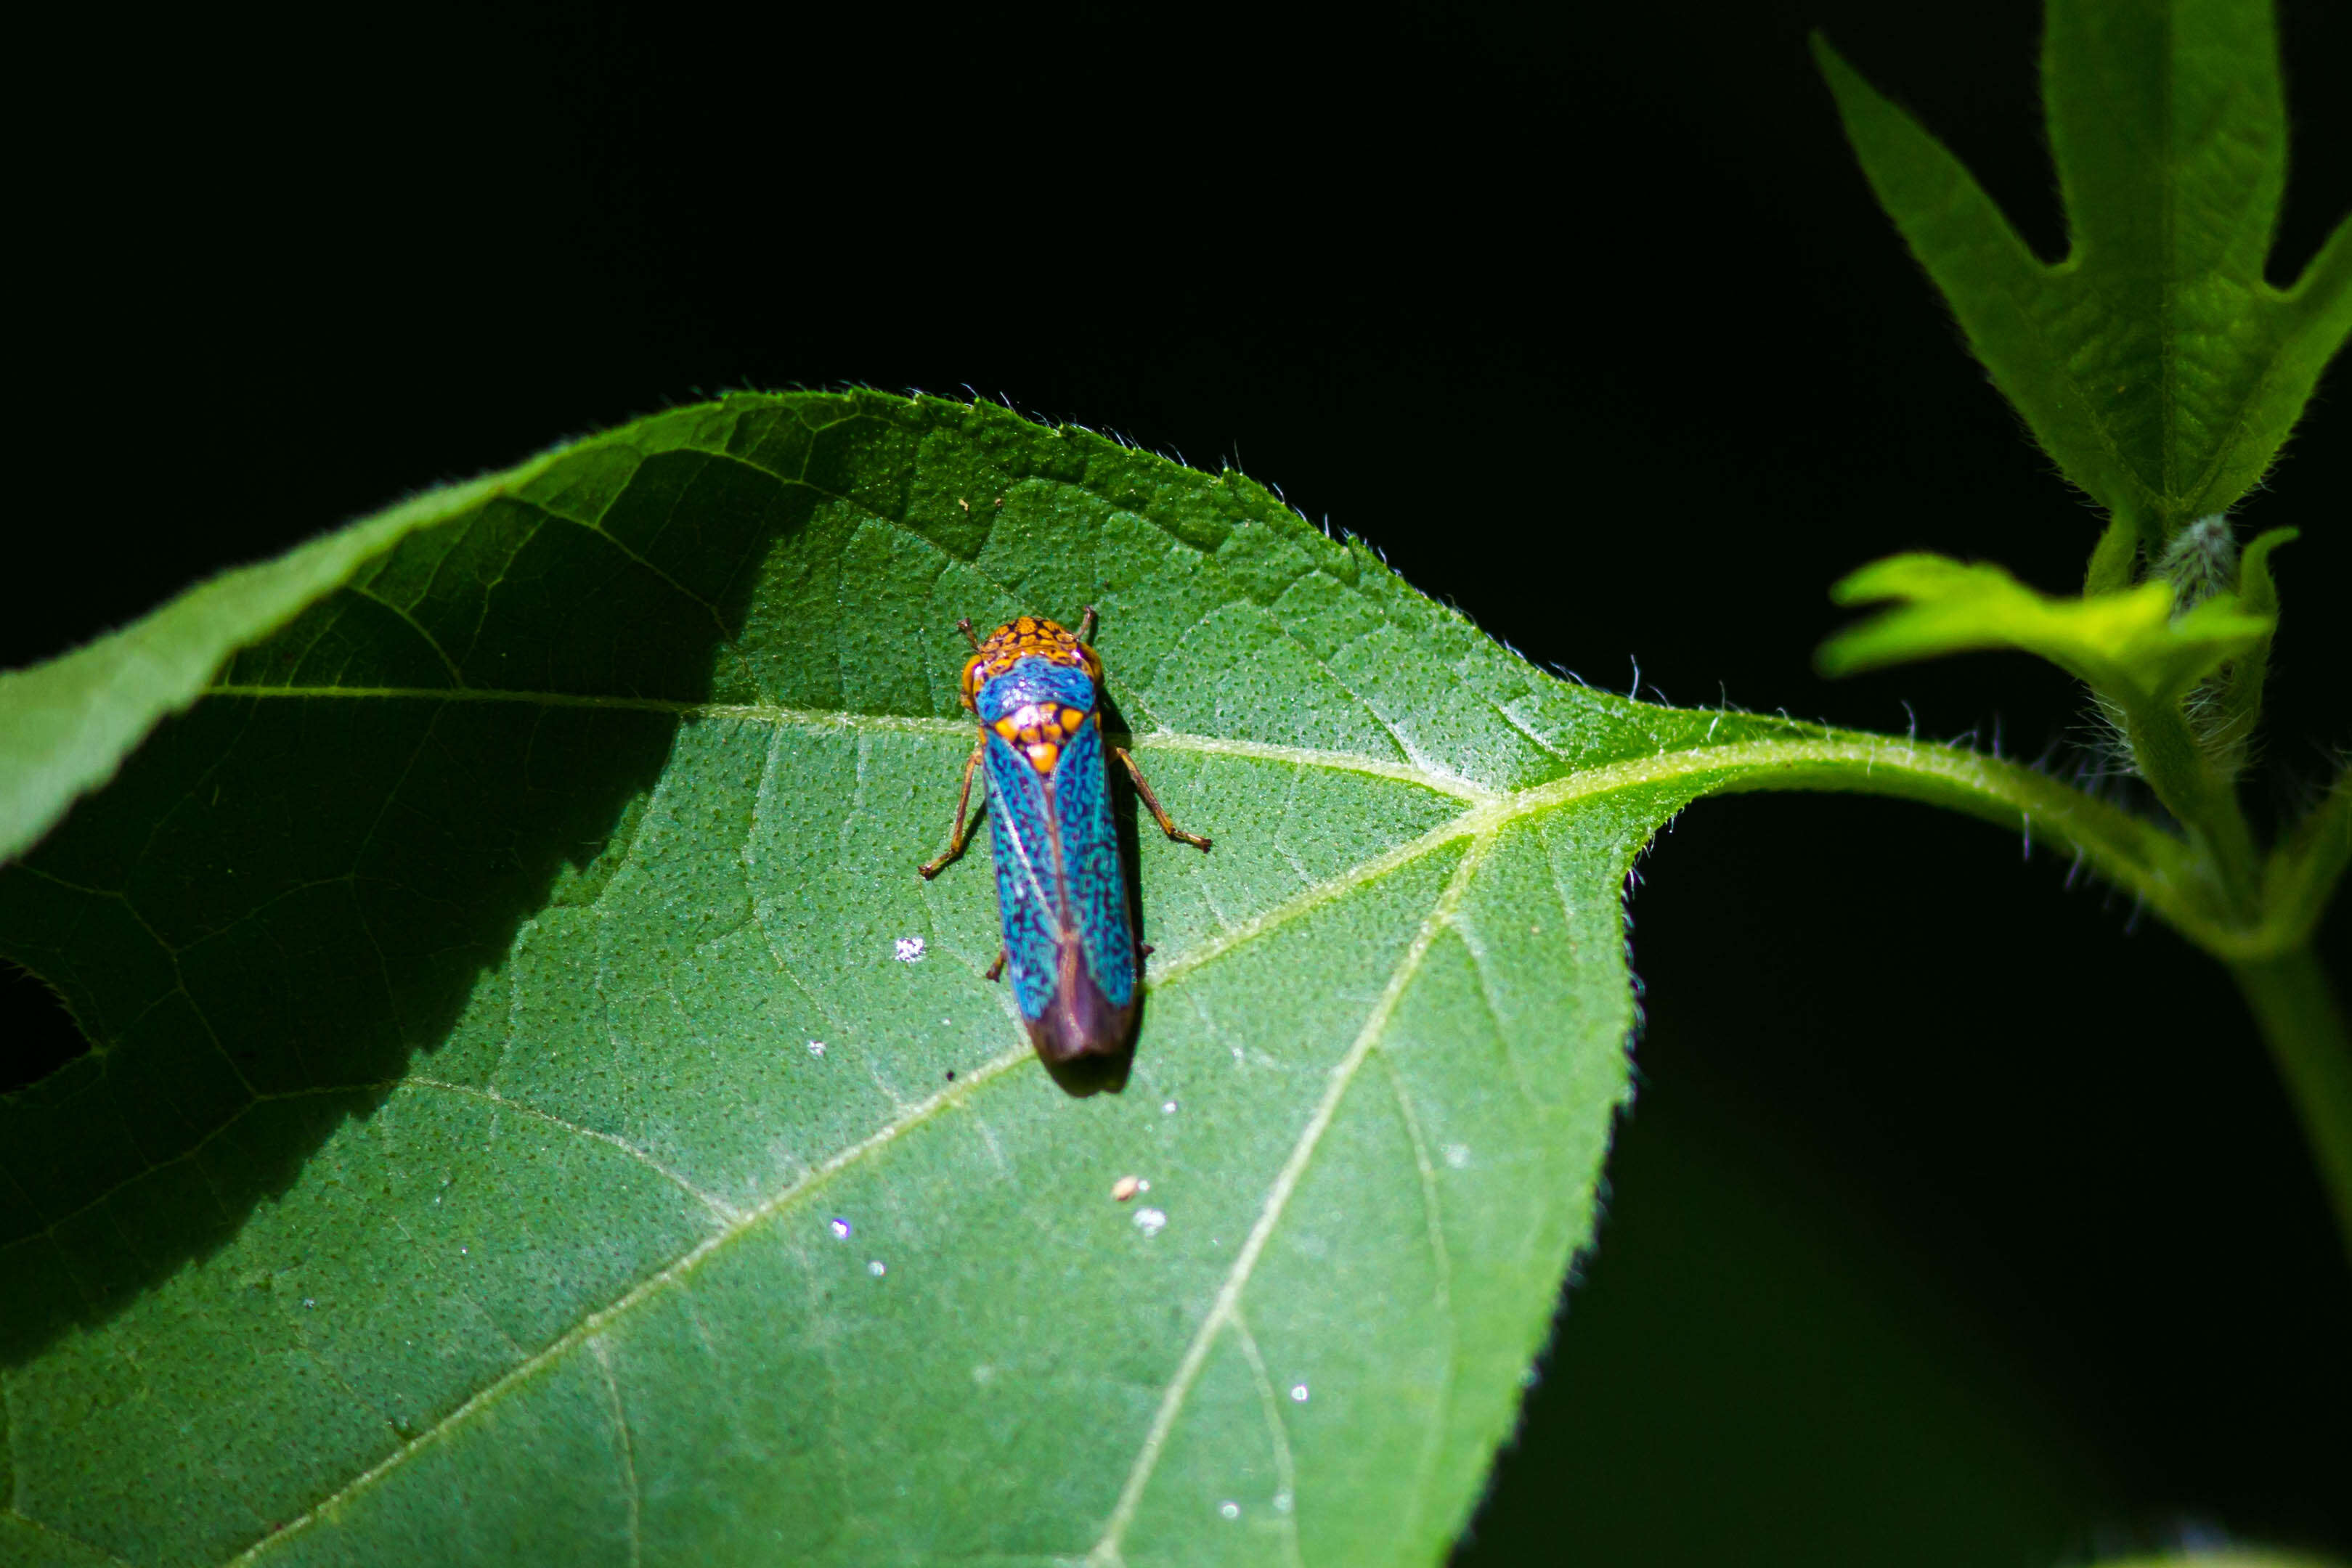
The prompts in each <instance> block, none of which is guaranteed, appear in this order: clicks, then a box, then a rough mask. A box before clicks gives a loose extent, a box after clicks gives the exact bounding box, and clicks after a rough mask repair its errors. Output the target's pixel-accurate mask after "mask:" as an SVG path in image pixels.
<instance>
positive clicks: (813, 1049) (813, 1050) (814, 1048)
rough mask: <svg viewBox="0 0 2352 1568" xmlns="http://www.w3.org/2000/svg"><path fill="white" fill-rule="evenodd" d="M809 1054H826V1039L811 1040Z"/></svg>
mask: <svg viewBox="0 0 2352 1568" xmlns="http://www.w3.org/2000/svg"><path fill="white" fill-rule="evenodd" d="M809 1054H810V1055H811V1056H823V1055H824V1041H823V1040H811V1041H809Z"/></svg>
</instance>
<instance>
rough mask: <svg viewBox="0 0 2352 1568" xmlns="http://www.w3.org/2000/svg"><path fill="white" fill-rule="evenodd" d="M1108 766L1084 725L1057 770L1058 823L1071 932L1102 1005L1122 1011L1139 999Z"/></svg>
mask: <svg viewBox="0 0 2352 1568" xmlns="http://www.w3.org/2000/svg"><path fill="white" fill-rule="evenodd" d="M1106 760H1107V759H1106V758H1105V757H1104V754H1103V742H1102V732H1101V731H1100V730H1099V729H1097V727H1095V726H1094V725H1093V724H1092V723H1091V722H1089V723H1087V724H1086V725H1083V726H1081V727H1079V730H1078V733H1077V734H1076V736H1074V737H1071V740H1070V743H1069V744H1068V745H1067V746H1066V747H1063V750H1062V759H1061V761H1060V763H1059V764H1058V765H1056V766H1055V768H1054V820H1055V823H1056V824H1057V825H1058V826H1059V827H1060V830H1061V837H1062V869H1063V873H1064V875H1065V877H1066V885H1067V889H1068V894H1067V897H1068V909H1069V915H1070V918H1069V921H1068V925H1069V926H1070V928H1071V930H1072V931H1073V932H1074V934H1075V935H1076V936H1077V938H1078V941H1079V944H1080V946H1081V948H1082V950H1083V951H1084V953H1085V955H1086V960H1087V969H1088V971H1089V972H1090V973H1092V974H1093V976H1094V979H1095V984H1096V985H1097V986H1099V987H1101V988H1102V994H1103V999H1104V1000H1105V1001H1108V1003H1110V1005H1111V1006H1113V1007H1115V1008H1123V1007H1125V1006H1127V1005H1128V1004H1129V1002H1131V1001H1133V1000H1134V999H1135V937H1134V936H1133V935H1132V933H1130V931H1129V928H1128V923H1127V875H1126V873H1124V872H1123V871H1122V870H1121V869H1120V867H1119V861H1118V822H1117V821H1115V820H1114V819H1113V818H1112V816H1111V810H1110V775H1109V770H1108V768H1106V767H1105V762H1106Z"/></svg>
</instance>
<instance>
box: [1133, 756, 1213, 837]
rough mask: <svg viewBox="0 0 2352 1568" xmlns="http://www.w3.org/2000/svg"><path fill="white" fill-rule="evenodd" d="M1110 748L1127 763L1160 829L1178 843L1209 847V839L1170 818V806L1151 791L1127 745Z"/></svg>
mask: <svg viewBox="0 0 2352 1568" xmlns="http://www.w3.org/2000/svg"><path fill="white" fill-rule="evenodd" d="M1110 750H1111V755H1112V756H1114V757H1116V758H1118V759H1119V760H1120V761H1121V762H1124V763H1126V764H1127V776H1128V777H1129V778H1130V779H1134V780H1135V792H1136V793H1137V794H1139V795H1140V796H1142V797H1143V803H1144V804H1145V805H1146V806H1148V807H1150V809H1151V815H1152V817H1153V819H1154V820H1155V821H1158V822H1159V824H1160V831H1161V832H1163V833H1165V834H1167V835H1168V836H1169V837H1170V838H1171V839H1174V840H1175V841H1177V842H1178V843H1182V844H1190V845H1192V847H1193V848H1194V849H1196V850H1205V849H1207V848H1208V847H1209V841H1208V840H1206V839H1204V838H1202V836H1201V835H1200V834H1198V833H1188V832H1186V831H1184V830H1183V829H1181V828H1180V827H1178V826H1177V825H1176V824H1175V823H1173V822H1171V821H1169V820H1168V808H1166V807H1165V806H1162V805H1161V804H1160V797H1159V796H1157V795H1154V794H1153V793H1152V792H1151V786H1150V784H1149V783H1147V782H1145V780H1144V777H1143V769H1142V768H1138V767H1137V766H1136V765H1135V758H1132V757H1130V756H1129V755H1128V750H1127V747H1124V746H1114V747H1111V748H1110Z"/></svg>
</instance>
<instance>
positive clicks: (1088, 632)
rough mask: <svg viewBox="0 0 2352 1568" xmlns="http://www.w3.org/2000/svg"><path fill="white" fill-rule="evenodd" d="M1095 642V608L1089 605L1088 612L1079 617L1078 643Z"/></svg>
mask: <svg viewBox="0 0 2352 1568" xmlns="http://www.w3.org/2000/svg"><path fill="white" fill-rule="evenodd" d="M1094 640H1095V607H1094V606H1093V605H1091V604H1089V605H1087V612H1086V613H1085V614H1084V615H1081V616H1079V617H1078V641H1079V642H1081V643H1091V642H1093V641H1094Z"/></svg>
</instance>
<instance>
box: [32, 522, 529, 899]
mask: <svg viewBox="0 0 2352 1568" xmlns="http://www.w3.org/2000/svg"><path fill="white" fill-rule="evenodd" d="M509 478H511V476H509ZM483 488H484V487H483V486H481V485H471V486H454V487H451V488H448V489H444V490H438V491H435V492H432V493H431V494H428V495H425V496H421V497H417V498H416V499H415V500H414V501H411V502H409V503H408V504H406V505H405V506H401V507H394V508H393V509H392V510H391V511H389V512H386V513H384V514H383V516H382V517H375V518H372V519H371V520H369V521H368V522H366V523H363V524H360V525H357V526H355V527H352V528H345V529H343V530H341V532H339V533H333V534H330V535H328V536H327V537H325V538H320V539H316V540H313V541H312V542H311V543H310V544H307V545H304V546H302V547H301V548H300V549H295V550H291V551H289V552H288V553H287V554H285V555H283V556H281V557H279V558H278V559H276V560H272V561H265V562H263V563H261V564H260V565H258V566H249V567H246V568H244V569H243V570H237V571H229V572H224V573H222V574H221V575H220V576H218V577H216V578H215V579H213V580H211V581H210V582H207V583H205V584H204V585H202V586H201V587H198V588H195V589H193V590H191V591H188V592H186V593H184V594H182V595H181V596H180V597H179V598H177V599H175V600H173V601H172V602H171V603H170V604H168V605H166V606H165V607H164V608H163V609H162V610H161V611H158V612H156V613H154V614H152V615H150V616H148V617H147V618H146V619H145V620H143V621H141V622H138V623H137V624H136V625H134V626H131V627H130V628H128V629H126V630H124V631H122V632H117V633H115V634H114V635H112V636H110V637H102V638H100V639H99V640H98V641H97V642H95V643H90V644H89V646H88V647H85V648H81V649H79V650H77V651H76V652H74V653H68V654H66V655H65V656H64V657H62V658H58V659H53V660H51V661H49V662H48V663H47V664H42V665H39V666H38V667H37V668H34V669H29V670H9V671H5V672H0V735H5V736H6V737H8V739H7V744H6V745H5V746H0V861H5V860H7V859H9V858H11V857H13V856H15V855H17V854H20V853H22V852H24V850H25V849H26V847H27V846H29V845H30V844H31V843H33V841H35V840H37V839H38V838H39V837H40V836H41V835H42V834H43V833H45V832H47V831H48V830H49V829H50V828H51V827H53V826H54V825H56V822H57V820H58V817H60V816H62V815H63V814H64V812H65V810H66V808H67V807H68V806H69V805H71V804H72V803H73V801H74V800H75V799H76V798H77V797H79V795H81V794H82V793H83V792H84V791H85V790H89V789H96V788H97V787H98V786H100V785H101V784H103V783H105V782H106V781H107V780H108V779H110V778H112V777H113V776H114V769H115V766H116V765H117V764H118V763H120V762H121V760H122V758H123V757H124V755H125V754H126V753H128V752H129V751H130V750H131V747H134V746H136V745H138V744H139V742H140V741H141V740H142V739H143V738H145V737H146V735H147V733H148V731H150V730H151V729H152V728H153V727H155V725H156V723H157V721H158V720H160V719H162V718H163V716H165V715H167V714H173V713H177V712H179V711H180V710H181V709H183V708H184V707H186V706H188V705H189V704H190V703H192V702H194V701H195V700H196V697H197V695H198V694H199V693H200V692H201V691H202V690H203V688H204V685H205V681H206V680H208V679H209V678H210V677H211V675H212V673H213V672H214V671H215V670H216V669H218V668H219V667H220V664H221V661H222V660H224V659H226V658H227V657H228V655H229V654H230V653H233V652H234V651H235V650H236V649H237V648H238V647H240V646H242V645H243V644H245V643H250V642H252V641H254V640H255V639H256V638H257V637H261V636H264V635H267V634H268V632H272V631H275V630H276V629H277V628H278V627H279V626H281V625H283V624H285V622H287V621H288V620H289V619H290V618H291V617H292V616H294V615H295V614H297V613H299V612H300V611H301V610H302V609H303V608H304V607H305V606H307V605H309V604H310V603H311V602H312V601H314V600H316V599H317V598H318V597H319V596H320V594H322V593H325V592H328V591H331V590H332V589H334V588H335V587H336V586H337V585H338V584H340V583H341V582H342V581H344V580H346V579H347V578H349V577H350V576H351V574H352V570H353V569H354V568H356V567H357V566H358V565H359V564H360V563H361V562H362V561H363V560H366V559H368V558H369V557H370V556H373V555H375V554H377V553H378V552H379V551H381V550H382V549H383V548H384V547H385V546H386V545H388V544H389V543H391V542H392V541H393V540H394V539H396V538H400V537H401V536H402V535H403V534H404V533H406V532H408V531H409V530H410V529H411V528H415V527H416V526H418V524H420V523H421V522H425V521H427V520H430V519H433V518H435V517H446V516H447V515H449V514H450V513H452V512H454V511H457V510H459V509H461V508H462V507H465V506H466V505H467V503H468V502H469V501H470V500H472V499H474V498H476V497H477V496H478V494H479V493H481V492H482V491H483Z"/></svg>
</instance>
